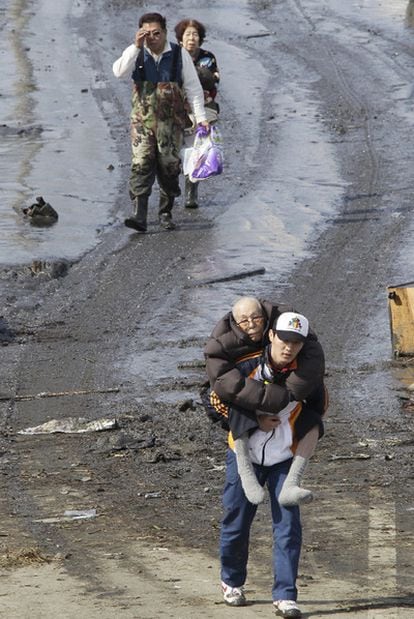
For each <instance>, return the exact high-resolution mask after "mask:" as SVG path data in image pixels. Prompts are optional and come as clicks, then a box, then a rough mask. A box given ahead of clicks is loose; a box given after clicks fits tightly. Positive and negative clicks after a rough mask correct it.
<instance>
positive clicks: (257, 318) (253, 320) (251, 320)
mask: <svg viewBox="0 0 414 619" xmlns="http://www.w3.org/2000/svg"><path fill="white" fill-rule="evenodd" d="M262 320H264V316H250V318H244V319H243V320H241V321H240V322H236V325H237V326H238V327H241V328H242V329H247V327H249V326H250V324H253V325H258V324H260V323H261V322H262Z"/></svg>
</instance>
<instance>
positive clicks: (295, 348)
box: [220, 298, 326, 618]
mask: <svg viewBox="0 0 414 619" xmlns="http://www.w3.org/2000/svg"><path fill="white" fill-rule="evenodd" d="M249 309H250V310H251V312H253V314H254V316H253V318H255V319H256V320H253V319H251V320H247V321H246V318H244V322H247V323H248V324H247V325H246V331H248V332H249V334H250V337H251V338H252V340H253V341H254V340H258V341H259V340H260V339H261V337H262V335H263V325H264V315H263V311H262V306H261V304H260V303H259V302H258V301H257V299H253V298H245V299H241V300H240V302H239V303H238V304H236V305H235V306H234V307H233V312H232V314H233V315H234V316H236V317H237V316H239V310H241V311H242V322H243V316H244V312H245V311H246V310H247V311H249ZM251 312H250V313H251ZM259 317H261V319H262V326H261V327H260V328H258V324H259ZM247 327H248V328H247ZM259 335H260V337H259ZM308 335H309V324H308V321H307V319H306V318H305V317H304V316H302V315H300V314H297V313H294V312H284V313H282V314H280V315H279V317H278V318H277V319H276V321H275V322H274V323H273V324H272V328H271V329H270V330H269V334H268V336H269V340H270V342H271V343H270V346H268V347H267V348H265V350H264V351H260V352H256V353H252V354H250V355H245V356H243V357H242V358H241V359H240V360H239V361H238V362H237V363H236V367H235V368H234V369H237V371H238V372H240V374H242V375H244V376H245V377H250V378H251V379H253V380H254V381H257V382H259V383H260V384H262V385H263V384H265V383H267V384H274V385H275V386H276V385H279V384H280V385H283V382H284V381H285V380H286V378H287V377H288V376H289V374H291V373H292V372H293V371H295V370H297V367H298V364H297V357H298V355H299V353H300V351H301V350H302V349H303V347H304V345H305V343H306V341H307V338H308ZM317 368H318V364H316V365H315V369H316V370H317ZM315 380H316V382H315V384H318V383H319V387H318V388H317V389H316V392H317V394H318V395H317V397H316V399H315V404H316V407H315V408H313V406H312V404H310V407H309V406H308V407H306V406H305V405H303V404H302V403H301V402H298V401H297V400H295V399H294V398H290V401H289V402H288V403H287V404H286V406H285V407H284V408H283V409H281V410H278V412H277V414H276V413H275V414H270V413H262V412H261V411H256V415H255V417H256V429H253V430H251V431H250V432H249V433H248V438H247V440H246V443H247V445H246V454H245V455H247V456H248V457H249V458H250V459H251V461H252V462H253V465H252V476H253V477H254V479H255V482H256V483H258V484H260V487H262V486H264V485H267V486H268V490H269V496H270V502H271V511H272V522H273V544H274V550H273V569H274V585H273V591H272V596H273V603H274V606H275V608H276V612H277V614H278V615H280V616H282V617H293V618H295V617H300V616H301V611H300V609H299V608H298V606H297V604H296V598H297V589H296V578H297V571H298V564H299V556H300V548H301V523H300V514H299V507H298V505H299V504H300V503H302V502H307V500H309V499H310V498H311V496H310V497H309V494H310V493H309V491H306V490H305V491H302V489H301V488H300V487H299V484H300V479H301V476H302V474H303V471H304V468H305V466H306V463H307V458H304V457H303V456H301V455H297V453H295V452H296V451H297V446H298V444H300V442H301V441H302V440H304V439H305V441H307V443H308V445H307V446H308V447H309V445H311V444H312V448H311V451H313V448H314V443H315V444H316V442H317V440H318V436H319V435H321V434H322V432H323V425H322V420H321V415H322V414H323V412H324V407H325V404H326V403H325V402H324V388H323V383H322V381H321V379H320V377H319V376H318V372H317V371H316V372H315ZM320 395H322V397H320ZM311 401H312V398H311V397H310V398H309V403H311ZM229 419H230V418H229ZM230 426H231V422H230ZM314 434H315V436H313V435H314ZM237 442H238V441H237V440H236V441H235V440H234V436H233V434H232V432H230V434H229V450H228V453H227V459H226V463H227V466H226V483H225V488H224V492H223V506H224V517H223V521H222V529H221V536H220V558H221V580H222V589H223V596H224V601H225V602H226V603H227V604H228V605H230V606H243V605H245V604H246V598H245V595H244V590H243V585H244V583H245V580H246V576H247V560H248V550H249V537H250V527H251V524H252V522H253V519H254V516H255V514H256V510H257V504H256V503H257V502H258V501H255V500H254V499H252V498H251V496H250V491H251V488H250V489H249V488H248V487H247V486H246V483H245V481H244V480H243V479H242V475H241V473H240V453H238V450H237V445H236V443H237ZM292 456H294V458H293V460H292ZM247 481H248V482H249V483H252V482H251V480H249V479H248V478H247ZM253 492H255V490H254V487H253Z"/></svg>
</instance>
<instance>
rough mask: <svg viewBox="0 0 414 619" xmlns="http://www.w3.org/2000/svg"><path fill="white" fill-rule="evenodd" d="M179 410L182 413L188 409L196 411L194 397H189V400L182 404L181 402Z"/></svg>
mask: <svg viewBox="0 0 414 619" xmlns="http://www.w3.org/2000/svg"><path fill="white" fill-rule="evenodd" d="M178 410H179V411H180V412H181V413H183V412H185V411H187V410H190V411H195V410H196V407H195V405H194V400H193V399H192V398H189V399H188V400H184V401H183V402H181V404H179V406H178Z"/></svg>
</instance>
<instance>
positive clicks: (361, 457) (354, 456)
mask: <svg viewBox="0 0 414 619" xmlns="http://www.w3.org/2000/svg"><path fill="white" fill-rule="evenodd" d="M370 458H371V456H370V455H369V454H349V455H346V456H336V455H335V454H333V455H332V456H331V457H330V460H369V459H370Z"/></svg>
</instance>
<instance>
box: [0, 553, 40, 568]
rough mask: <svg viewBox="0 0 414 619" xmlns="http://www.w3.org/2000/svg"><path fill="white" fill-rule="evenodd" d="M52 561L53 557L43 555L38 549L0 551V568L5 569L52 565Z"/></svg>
mask: <svg viewBox="0 0 414 619" xmlns="http://www.w3.org/2000/svg"><path fill="white" fill-rule="evenodd" d="M51 561H52V559H51V557H48V556H46V555H44V554H43V553H41V552H40V550H39V549H38V548H19V549H17V550H9V549H7V548H6V549H2V550H1V551H0V568H3V569H10V568H14V567H25V566H27V565H38V564H40V563H51Z"/></svg>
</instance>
